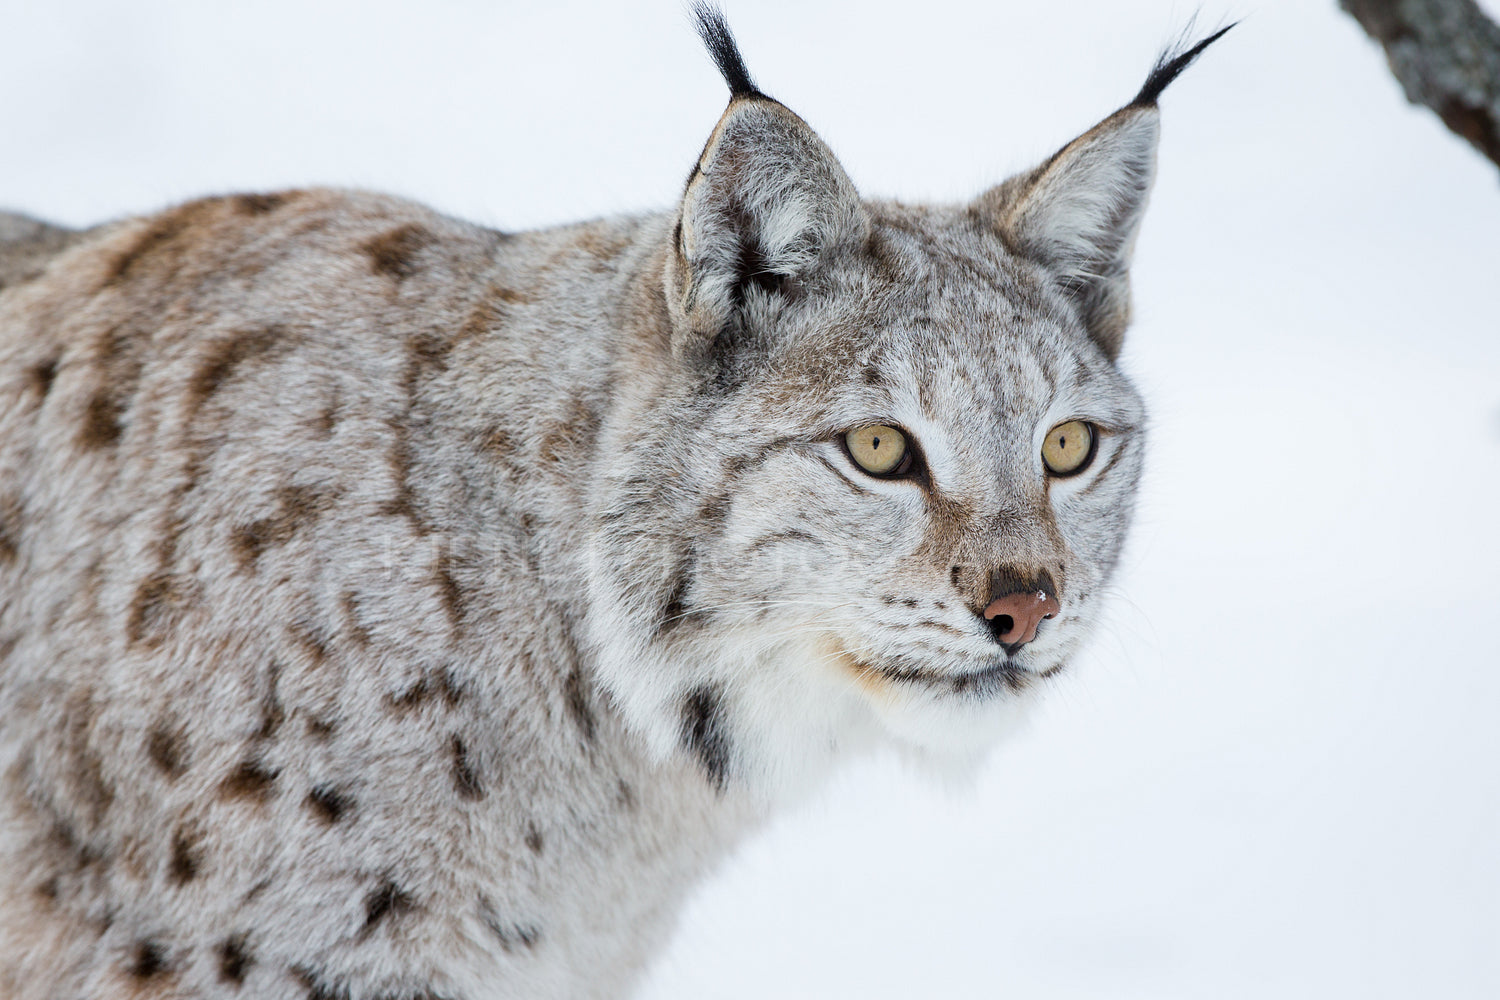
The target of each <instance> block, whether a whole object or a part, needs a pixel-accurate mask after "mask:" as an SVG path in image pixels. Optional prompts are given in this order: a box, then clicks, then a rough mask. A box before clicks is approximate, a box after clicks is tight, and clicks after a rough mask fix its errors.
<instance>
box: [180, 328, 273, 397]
mask: <svg viewBox="0 0 1500 1000" xmlns="http://www.w3.org/2000/svg"><path fill="white" fill-rule="evenodd" d="M287 343H288V337H287V333H286V330H285V328H283V327H281V326H279V325H272V326H267V327H263V328H261V329H256V330H250V331H247V332H243V333H236V334H233V335H232V336H230V337H227V338H225V339H224V340H220V341H218V342H216V343H214V344H212V345H210V346H209V348H208V350H207V351H205V352H204V355H203V360H202V361H201V362H200V363H199V365H198V370H197V371H195V372H194V373H193V377H192V380H191V381H189V382H188V385H187V391H186V393H185V394H184V399H185V401H186V406H187V413H188V420H189V421H191V420H192V419H193V417H194V416H195V415H196V414H197V413H198V411H199V410H200V409H201V408H202V407H203V404H204V403H206V402H207V401H208V400H209V398H210V397H212V396H213V394H214V393H215V392H217V391H218V390H219V387H220V386H222V385H223V384H224V383H225V382H227V381H229V379H230V378H232V377H233V376H234V373H235V370H236V369H238V368H239V367H240V366H241V365H243V364H245V363H246V362H247V361H251V360H253V359H255V358H257V357H260V356H261V355H264V354H267V353H269V352H271V351H272V350H273V349H274V348H276V347H278V346H283V345H285V344H287Z"/></svg>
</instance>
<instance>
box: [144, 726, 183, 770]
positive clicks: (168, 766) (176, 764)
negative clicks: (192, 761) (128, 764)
mask: <svg viewBox="0 0 1500 1000" xmlns="http://www.w3.org/2000/svg"><path fill="white" fill-rule="evenodd" d="M146 756H147V757H149V758H151V763H153V764H155V765H156V766H157V767H159V768H160V769H161V773H162V774H164V775H166V776H167V780H169V781H175V780H177V779H178V778H180V777H182V774H183V772H185V771H186V770H187V759H188V747H187V734H185V733H184V732H182V730H180V729H177V728H175V727H173V726H170V725H168V724H167V723H158V724H157V725H155V726H153V727H152V729H151V731H150V732H149V733H147V734H146Z"/></svg>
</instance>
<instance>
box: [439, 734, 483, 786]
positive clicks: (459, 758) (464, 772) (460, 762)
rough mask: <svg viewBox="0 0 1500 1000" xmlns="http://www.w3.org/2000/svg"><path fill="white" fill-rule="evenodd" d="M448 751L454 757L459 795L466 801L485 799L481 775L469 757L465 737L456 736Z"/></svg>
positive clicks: (454, 780)
mask: <svg viewBox="0 0 1500 1000" xmlns="http://www.w3.org/2000/svg"><path fill="white" fill-rule="evenodd" d="M448 749H449V751H450V752H451V753H452V755H453V787H455V788H457V789H458V794H459V795H460V796H461V797H463V798H466V799H482V798H484V789H483V788H482V787H480V784H479V774H478V773H477V772H476V771H475V769H474V762H473V760H471V759H470V757H469V748H468V747H467V746H466V745H465V744H464V741H463V737H461V736H457V735H455V736H454V737H453V739H452V740H451V741H450V742H449V744H448Z"/></svg>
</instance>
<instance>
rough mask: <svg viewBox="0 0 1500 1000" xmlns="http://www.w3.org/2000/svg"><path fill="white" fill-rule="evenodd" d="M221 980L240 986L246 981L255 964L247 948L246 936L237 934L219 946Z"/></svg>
mask: <svg viewBox="0 0 1500 1000" xmlns="http://www.w3.org/2000/svg"><path fill="white" fill-rule="evenodd" d="M218 955H219V978H220V979H222V980H224V982H226V983H233V984H234V985H236V986H238V985H240V984H241V983H243V982H244V981H245V973H247V972H249V971H250V966H252V965H254V964H255V959H253V958H252V957H251V956H250V951H249V949H248V948H247V947H246V935H244V934H236V935H234V936H233V937H230V938H226V939H224V941H222V942H221V943H220V944H219V948H218Z"/></svg>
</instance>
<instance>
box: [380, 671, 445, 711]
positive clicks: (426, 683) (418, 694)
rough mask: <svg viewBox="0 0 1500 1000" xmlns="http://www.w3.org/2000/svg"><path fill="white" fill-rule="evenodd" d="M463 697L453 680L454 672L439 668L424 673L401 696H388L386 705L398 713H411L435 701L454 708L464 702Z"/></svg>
mask: <svg viewBox="0 0 1500 1000" xmlns="http://www.w3.org/2000/svg"><path fill="white" fill-rule="evenodd" d="M463 697H464V694H463V691H462V690H460V689H459V687H458V684H457V682H456V681H454V679H453V672H452V671H451V670H450V669H449V668H448V667H439V668H438V669H436V670H427V671H424V672H423V673H422V676H421V677H419V678H417V682H416V683H415V684H413V685H412V686H411V687H409V688H407V689H406V690H405V691H403V692H401V693H400V694H392V695H387V696H386V703H387V704H389V705H390V706H391V708H393V709H396V710H397V711H401V712H410V711H414V710H416V709H418V708H421V707H422V706H423V705H426V704H428V703H429V702H435V701H441V702H442V703H443V704H444V705H445V706H447V707H448V708H453V707H455V706H457V705H458V703H459V702H461V701H463Z"/></svg>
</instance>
